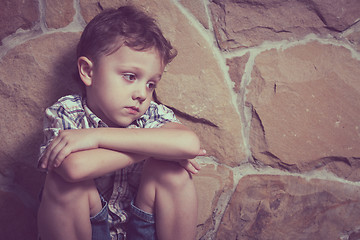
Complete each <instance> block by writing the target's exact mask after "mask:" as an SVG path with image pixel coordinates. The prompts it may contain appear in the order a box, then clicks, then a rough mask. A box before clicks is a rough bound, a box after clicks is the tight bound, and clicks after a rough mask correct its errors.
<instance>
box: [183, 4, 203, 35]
mask: <svg viewBox="0 0 360 240" xmlns="http://www.w3.org/2000/svg"><path fill="white" fill-rule="evenodd" d="M180 2H181V4H182V5H184V7H186V8H187V9H188V10H189V11H190V12H191V13H192V14H193V15H194V16H195V17H196V18H197V19H198V21H199V22H200V23H201V24H202V25H203V26H204V28H206V29H209V19H208V18H209V17H208V15H207V13H206V6H205V2H204V1H201V0H195V1H194V0H181V1H180Z"/></svg>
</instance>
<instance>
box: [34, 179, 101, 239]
mask: <svg viewBox="0 0 360 240" xmlns="http://www.w3.org/2000/svg"><path fill="white" fill-rule="evenodd" d="M101 208H102V206H101V201H100V197H99V193H98V191H97V189H96V187H95V184H94V182H93V181H92V180H91V181H83V182H77V183H69V182H66V181H64V179H63V178H62V177H60V176H59V175H58V174H57V173H55V172H51V173H49V174H48V175H47V177H46V181H45V186H44V192H43V195H42V200H41V204H40V208H39V212H38V228H39V234H40V236H41V239H42V240H78V239H84V240H91V223H90V216H93V215H95V214H96V213H98V212H99V211H100V210H101Z"/></svg>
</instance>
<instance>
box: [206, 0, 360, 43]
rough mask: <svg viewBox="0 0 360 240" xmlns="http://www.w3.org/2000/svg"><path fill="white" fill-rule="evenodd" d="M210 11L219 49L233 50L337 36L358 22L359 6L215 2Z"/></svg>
mask: <svg viewBox="0 0 360 240" xmlns="http://www.w3.org/2000/svg"><path fill="white" fill-rule="evenodd" d="M344 6H346V7H344ZM211 11H212V15H213V19H214V28H215V33H216V37H217V41H218V44H219V46H220V47H221V48H222V49H224V50H232V49H237V48H244V47H251V46H255V45H260V44H262V43H263V42H264V41H280V40H291V39H299V38H303V37H304V36H305V35H307V34H310V33H316V34H320V35H325V34H335V35H336V34H337V33H338V32H341V31H343V30H345V29H347V28H349V27H350V26H351V25H353V24H354V23H355V21H357V20H358V19H359V17H360V2H359V1H357V0H342V1H335V0H332V1H331V4H329V3H328V1H321V0H316V1H287V0H276V1H275V0H266V1H247V0H240V1H239V0H225V1H223V0H221V1H218V0H215V1H213V2H212V4H211Z"/></svg>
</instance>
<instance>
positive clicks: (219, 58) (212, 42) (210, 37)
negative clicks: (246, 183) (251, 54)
mask: <svg viewBox="0 0 360 240" xmlns="http://www.w3.org/2000/svg"><path fill="white" fill-rule="evenodd" d="M171 2H173V4H174V5H175V6H176V7H177V8H178V9H179V10H180V12H181V13H182V14H183V15H184V16H185V17H186V18H187V19H188V21H189V23H190V24H191V25H192V26H193V27H195V29H196V30H197V32H198V33H199V34H200V35H201V36H202V37H203V39H204V40H205V41H207V42H208V44H209V47H210V49H211V52H212V54H213V56H214V59H215V60H216V62H217V64H218V66H219V68H220V70H221V72H222V75H223V78H224V80H225V83H226V85H227V87H228V92H229V94H230V100H231V104H232V105H233V107H234V109H235V112H236V113H237V115H238V116H239V118H240V122H241V126H242V127H241V128H240V133H241V137H242V142H243V143H244V146H243V147H244V150H245V152H246V158H249V154H248V153H249V152H250V149H249V145H248V143H247V142H246V139H245V138H244V129H243V126H244V123H243V114H242V113H241V111H240V108H239V106H238V104H237V103H238V96H237V94H236V93H235V92H234V91H233V87H234V82H233V81H231V78H230V75H229V68H228V66H227V65H226V58H225V57H224V55H223V53H222V52H221V50H220V49H219V48H218V46H217V44H216V39H215V36H214V32H213V31H210V30H206V29H204V27H203V26H202V25H201V23H199V21H198V20H197V19H196V18H195V17H194V16H193V15H192V14H191V13H190V12H189V10H187V9H186V8H185V7H184V6H182V5H181V3H180V2H179V1H178V0H171ZM204 2H208V1H204ZM205 8H206V9H207V10H206V14H209V10H208V5H207V4H206V5H205ZM208 19H211V17H210V16H209V15H208ZM209 29H213V25H212V22H211V21H210V22H209ZM239 147H241V146H239Z"/></svg>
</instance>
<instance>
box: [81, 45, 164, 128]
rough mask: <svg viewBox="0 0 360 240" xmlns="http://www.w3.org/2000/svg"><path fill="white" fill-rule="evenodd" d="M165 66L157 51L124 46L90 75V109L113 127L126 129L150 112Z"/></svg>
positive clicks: (99, 61)
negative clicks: (137, 49)
mask: <svg viewBox="0 0 360 240" xmlns="http://www.w3.org/2000/svg"><path fill="white" fill-rule="evenodd" d="M164 67H165V66H164V64H163V62H162V59H161V57H160V56H159V54H158V52H157V51H156V50H155V49H149V50H146V51H136V50H133V49H131V48H129V47H127V46H125V45H123V46H122V47H120V48H119V49H118V50H117V51H116V52H114V53H113V54H111V55H108V56H102V57H100V59H99V60H98V62H97V63H96V64H95V65H94V66H93V68H92V71H91V72H90V73H91V75H90V78H91V84H88V86H87V89H86V93H87V101H88V105H89V108H90V109H91V110H92V111H93V112H94V113H95V114H96V115H97V116H98V117H99V118H101V119H102V120H103V121H104V122H105V123H106V124H108V125H109V126H110V127H127V126H129V125H130V124H131V123H132V122H133V121H134V120H136V119H138V118H140V117H141V116H142V115H143V114H144V113H145V111H146V110H147V109H148V108H149V105H150V102H151V100H152V94H153V92H154V90H155V87H156V85H157V84H158V82H159V81H160V79H161V75H162V73H163V71H164Z"/></svg>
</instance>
